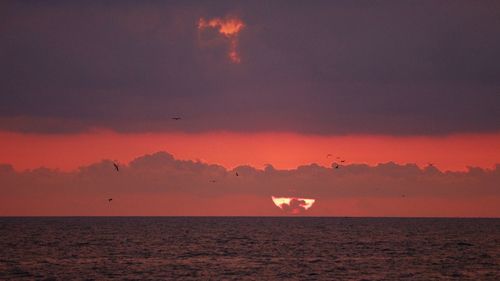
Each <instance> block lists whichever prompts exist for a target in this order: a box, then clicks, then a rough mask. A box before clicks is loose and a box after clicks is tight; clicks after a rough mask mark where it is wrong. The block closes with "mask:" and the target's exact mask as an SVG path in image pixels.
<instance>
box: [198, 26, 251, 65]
mask: <svg viewBox="0 0 500 281" xmlns="http://www.w3.org/2000/svg"><path fill="white" fill-rule="evenodd" d="M244 27H245V24H244V23H243V21H241V19H239V18H237V17H235V16H226V17H225V18H212V19H205V18H200V20H199V21H198V29H199V30H200V32H203V31H205V30H206V29H207V28H215V29H216V30H217V31H218V33H219V34H220V35H222V36H224V37H225V38H227V39H228V40H229V51H228V57H229V59H230V60H231V61H232V62H233V63H240V62H241V57H240V55H239V54H238V50H237V49H238V36H239V33H240V32H241V30H242V29H243V28H244Z"/></svg>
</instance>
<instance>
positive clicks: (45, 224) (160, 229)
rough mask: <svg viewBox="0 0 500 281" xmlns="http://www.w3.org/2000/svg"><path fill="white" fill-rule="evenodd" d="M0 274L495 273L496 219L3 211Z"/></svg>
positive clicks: (499, 251) (373, 276)
mask: <svg viewBox="0 0 500 281" xmlns="http://www.w3.org/2000/svg"><path fill="white" fill-rule="evenodd" d="M0 279H1V280H33V279H38V280H75V279H81V280H92V279H94V280H109V279H116V280H500V219H432V218H425V219H424V218H422V219H418V218H299V217H286V218H259V217H248V218H247V217H243V218H238V217H68V218H52V217H47V218H0Z"/></svg>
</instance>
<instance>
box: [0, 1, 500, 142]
mask: <svg viewBox="0 0 500 281" xmlns="http://www.w3.org/2000/svg"><path fill="white" fill-rule="evenodd" d="M227 15H233V16H235V17H239V18H240V19H241V20H242V21H243V22H244V23H245V28H244V29H243V30H242V31H241V34H239V37H238V40H239V45H238V50H239V53H240V56H241V63H239V64H234V63H231V61H229V60H228V59H227V50H228V48H229V47H228V45H227V44H224V42H222V41H224V38H221V37H220V36H219V37H218V35H217V34H216V33H213V34H211V33H208V34H202V35H200V32H199V31H198V30H197V28H196V24H197V22H198V20H199V19H200V18H202V17H203V18H213V17H225V16H227ZM499 35H500V2H498V1H426V2H419V1H383V2H382V1H355V2H353V1H312V2H311V1H307V5H306V2H305V1H272V2H264V1H216V2H214V1H210V2H206V1H205V2H201V1H200V2H195V1H169V2H160V1H99V2H92V3H90V2H82V1H43V2H39V1H3V2H2V3H1V4H0V60H1V61H2V63H1V64H0V87H1V88H0V90H1V92H2V94H1V95H0V130H8V131H20V132H42V133H54V132H80V131H84V130H87V129H88V128H92V127H101V128H108V129H112V130H117V131H120V132H162V131H187V132H200V131H214V130H228V131H238V132H261V131H286V132H299V133H315V134H351V133H362V134H389V135H402V134H404V135H421V134H424V135H441V134H448V133H466V132H498V131H499V129H500V123H499V120H500V53H499V52H498V50H500V36H499ZM175 115H180V116H183V117H184V119H185V120H184V122H183V124H182V126H179V125H178V124H177V123H175V122H168V121H169V120H170V117H172V116H175Z"/></svg>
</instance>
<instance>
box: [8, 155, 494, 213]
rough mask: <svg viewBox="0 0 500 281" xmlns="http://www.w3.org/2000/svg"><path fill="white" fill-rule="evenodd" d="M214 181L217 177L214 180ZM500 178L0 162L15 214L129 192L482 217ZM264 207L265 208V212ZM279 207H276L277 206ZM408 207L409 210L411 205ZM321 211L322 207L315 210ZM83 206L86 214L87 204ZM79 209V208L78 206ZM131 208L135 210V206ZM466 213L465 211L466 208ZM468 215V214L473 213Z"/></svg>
mask: <svg viewBox="0 0 500 281" xmlns="http://www.w3.org/2000/svg"><path fill="white" fill-rule="evenodd" d="M235 171H238V174H239V176H235ZM214 179H215V182H212V180H214ZM499 182H500V165H497V166H496V167H495V168H494V169H481V168H474V167H470V168H469V169H468V171H466V172H441V171H439V170H438V169H436V168H434V167H427V168H424V169H420V168H419V167H417V166H416V165H414V164H407V165H398V164H395V163H384V164H379V165H377V166H367V165H363V164H350V165H346V166H343V167H341V168H340V169H335V168H334V167H322V166H318V165H315V164H313V165H307V166H301V167H298V168H297V169H293V170H277V169H275V168H273V167H272V166H268V167H267V168H266V169H264V170H259V169H255V168H252V167H249V166H241V167H237V168H235V169H234V170H227V169H225V168H224V167H222V166H219V165H213V164H208V163H203V162H199V161H188V160H178V159H175V158H174V157H173V156H172V155H170V154H168V153H166V152H159V153H155V154H152V155H145V156H142V157H139V158H137V159H135V160H133V161H132V162H130V163H129V164H128V165H122V166H121V169H120V172H115V171H114V168H113V165H112V161H110V160H103V161H101V162H99V163H95V164H92V165H89V166H85V167H81V168H80V169H78V170H77V171H72V172H62V171H58V170H50V169H46V168H39V169H35V170H26V171H15V170H14V169H13V168H12V167H11V166H10V165H0V193H1V194H2V197H1V198H0V201H1V202H0V203H1V205H2V207H1V208H0V213H2V214H16V211H17V212H19V208H20V206H17V205H16V206H14V205H13V203H12V202H25V203H24V204H23V205H22V206H23V207H22V208H24V209H23V210H24V211H25V212H26V213H27V214H29V213H30V212H31V213H32V214H36V213H37V210H38V209H40V208H42V207H44V206H45V207H47V206H46V205H44V204H51V205H54V206H55V205H57V204H64V202H65V200H68V202H75V204H77V203H81V202H80V201H79V199H78V198H80V199H81V200H87V201H88V200H90V199H89V198H94V199H92V200H97V199H96V198H107V197H118V198H120V197H123V198H130V200H131V201H133V199H131V198H142V199H141V200H143V201H144V202H150V201H151V200H153V201H154V202H156V204H159V203H158V200H159V198H164V200H166V198H170V200H173V201H175V200H177V199H178V200H181V199H180V198H183V200H186V202H189V201H190V200H204V201H203V202H205V203H206V204H209V203H210V202H219V201H218V200H221V198H228V199H226V201H224V203H218V204H217V205H213V206H211V207H210V209H211V210H212V211H214V210H227V209H224V208H228V206H227V205H225V204H228V203H230V204H234V205H239V206H240V209H239V210H240V211H241V212H243V214H247V215H252V214H263V213H262V210H264V209H265V210H270V211H266V212H265V213H264V214H268V215H269V214H275V213H273V211H272V209H266V208H267V207H269V206H272V205H273V203H272V201H271V196H273V195H280V196H285V197H291V198H299V199H300V198H314V199H316V203H315V205H314V206H313V207H311V208H310V210H308V212H310V213H311V214H316V215H335V211H332V210H331V209H329V207H335V206H328V203H326V202H337V203H335V204H338V203H339V202H341V203H342V202H344V203H345V202H352V200H362V201H363V200H365V201H366V202H369V201H370V200H382V201H383V200H389V201H391V200H393V201H394V200H397V202H401V200H407V201H406V202H412V203H411V204H414V206H413V208H415V210H418V209H419V208H422V210H426V213H425V214H434V215H440V213H439V212H438V211H437V209H435V210H434V209H432V208H431V209H430V210H429V209H428V206H426V203H425V202H431V201H432V200H438V201H440V202H464V203H463V204H462V203H461V205H462V207H463V206H465V207H466V208H468V209H467V210H468V211H469V214H475V209H474V208H478V207H481V205H478V204H479V203H478V202H482V201H481V200H486V201H488V200H490V201H488V202H491V200H498V199H499V198H500V189H499V188H498V183H499ZM35 198H36V200H35ZM146 198H147V199H146ZM231 198H232V199H231ZM235 198H239V199H238V200H236V199H235ZM241 198H246V199H241ZM248 198H252V199H251V200H250V199H248ZM403 198H404V199H403ZM33 200H35V201H33ZM155 200H156V201H155ZM412 200H414V201H412ZM30 202H31V203H30ZM116 202H120V200H114V201H113V203H116ZM167 202H170V201H167ZM263 202H264V203H263ZM265 202H267V203H265ZM370 202H371V201H370ZM205 203H204V204H205ZM295 203H296V204H294V206H291V207H294V208H295V207H297V208H302V205H303V204H302V203H303V202H301V201H300V200H298V201H297V202H295ZM483 203H484V202H483ZM16 204H17V203H16ZM89 204H90V203H89ZM116 204H119V203H116ZM144 204H145V205H140V206H137V208H136V211H137V212H139V213H140V212H141V208H145V206H148V205H149V207H152V206H151V204H148V203H144ZM165 204H166V202H165ZM165 204H160V205H158V206H157V207H158V212H159V214H164V215H168V214H172V213H175V211H176V209H162V208H166V207H167V206H166V205H165ZM200 204H201V203H200ZM214 204H215V203H214ZM266 204H268V205H269V206H267V205H266ZM332 204H333V203H332ZM371 204H374V203H373V202H372V203H371ZM384 204H387V203H384ZM398 204H399V203H398ZM467 204H469V205H467ZM289 205H291V204H289ZM92 206H93V205H92V204H90V205H87V207H86V208H93V207H92ZM171 206H174V205H171ZM201 206H202V205H195V206H190V207H189V205H185V204H184V206H179V207H178V209H177V210H183V212H184V213H183V212H180V213H176V214H181V215H182V214H193V213H196V214H203V207H201ZM245 206H246V207H245ZM257 206H266V207H265V208H264V209H262V207H257ZM316 206H317V207H316ZM474 206H475V207H474ZM496 206H497V207H491V206H490V209H489V213H488V214H490V215H491V214H495V215H500V208H499V207H498V205H496ZM94 207H95V206H94ZM365 207H366V206H365ZM384 207H388V206H380V205H377V204H375V205H373V206H372V207H366V208H367V209H366V210H365V211H366V214H371V213H373V211H376V210H378V209H380V208H384ZM483 207H484V206H483ZM68 208H70V207H69V206H68ZM207 208H208V207H207ZM273 208H274V209H276V210H277V208H276V207H273ZM401 208H402V209H404V208H405V206H402V207H401ZM453 208H461V207H460V206H458V207H457V206H455V207H453ZM42 209H43V208H42ZM70 209H71V208H70ZM315 209H317V211H314V210H315ZM78 210H79V212H82V210H81V209H78ZM161 210H163V211H164V213H162V212H161ZM319 210H321V212H320V211H319ZM433 210H434V213H433ZM467 210H466V211H467ZM129 211H130V210H129ZM54 212H55V213H56V214H57V212H58V211H57V210H54ZM75 212H76V213H77V214H78V213H79V212H78V211H76V209H75ZM131 212H132V214H133V211H131ZM197 212H198V213H197ZM227 212H228V213H224V212H223V214H229V215H230V214H231V213H230V211H227ZM314 212H316V213H314ZM370 212H371V213H370ZM429 212H430V213H429ZM463 212H465V211H463V210H462V213H463ZM83 213H85V212H83ZM375 213H376V212H375ZM417 213H418V212H417ZM462 213H460V214H462ZM217 214H218V213H217ZM366 214H365V215H366ZM447 214H449V213H447ZM450 214H453V212H451V213H450ZM465 214H466V215H467V212H465Z"/></svg>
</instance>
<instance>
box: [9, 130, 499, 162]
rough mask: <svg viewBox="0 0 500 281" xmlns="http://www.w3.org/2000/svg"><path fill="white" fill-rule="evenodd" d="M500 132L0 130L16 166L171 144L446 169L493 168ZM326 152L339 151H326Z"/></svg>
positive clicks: (181, 150)
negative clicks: (403, 134) (333, 133)
mask: <svg viewBox="0 0 500 281" xmlns="http://www.w3.org/2000/svg"><path fill="white" fill-rule="evenodd" d="M499 144H500V133H497V134H470V135H451V136H444V137H416V136H412V137H392V136H371V135H368V136H362V135H361V136H313V135H299V134H291V133H254V134H252V133H224V132H220V133H203V134H181V133H162V134H153V133H148V134H118V133H113V132H108V131H99V132H93V133H84V134H68V135H62V134H61V135H59V134H44V135H37V134H19V133H8V132H0V162H1V163H8V164H12V165H13V166H14V168H15V169H17V170H24V169H32V168H37V167H40V166H44V167H48V168H57V169H61V170H73V169H76V168H78V167H79V166H82V165H88V164H91V163H95V162H98V161H100V160H102V159H115V160H118V161H119V162H121V163H122V164H124V163H127V162H129V161H131V160H132V159H134V158H136V157H138V156H142V155H144V154H147V153H154V152H157V151H167V152H169V153H172V154H173V155H174V156H175V157H176V158H178V159H193V160H195V159H200V160H202V161H204V162H208V163H217V164H221V165H223V166H225V167H226V168H233V167H235V166H238V165H244V164H248V165H251V166H254V167H257V168H262V167H264V166H265V165H266V164H272V165H273V166H274V167H276V168H280V169H291V168H295V167H297V166H299V165H302V164H309V163H318V164H320V165H325V166H328V165H330V164H331V162H333V161H335V158H336V157H337V156H340V157H342V158H344V159H346V160H347V162H346V164H349V163H367V164H370V165H375V164H378V163H381V162H388V161H394V162H396V163H416V164H418V165H419V166H425V165H427V163H428V162H432V163H434V164H435V166H437V167H438V168H439V169H441V170H464V169H465V168H466V166H479V167H483V168H491V167H492V166H493V165H494V164H496V163H498V162H499V159H500V145H499ZM327 154H332V155H333V156H332V157H330V158H327V157H326V155H327Z"/></svg>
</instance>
